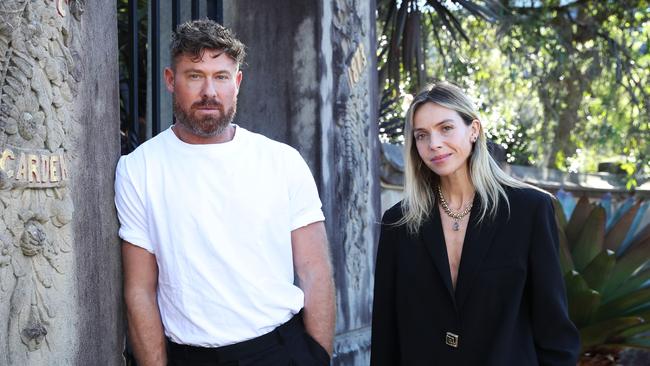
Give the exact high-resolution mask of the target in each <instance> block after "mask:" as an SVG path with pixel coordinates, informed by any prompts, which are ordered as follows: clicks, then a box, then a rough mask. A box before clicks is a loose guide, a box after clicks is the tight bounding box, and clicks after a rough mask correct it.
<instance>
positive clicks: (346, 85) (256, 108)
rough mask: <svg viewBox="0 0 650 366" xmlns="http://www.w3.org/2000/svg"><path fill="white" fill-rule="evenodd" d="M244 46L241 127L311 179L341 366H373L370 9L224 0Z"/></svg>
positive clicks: (375, 148) (340, 2) (359, 4)
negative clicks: (290, 150)
mask: <svg viewBox="0 0 650 366" xmlns="http://www.w3.org/2000/svg"><path fill="white" fill-rule="evenodd" d="M224 19H225V22H226V26H229V27H231V28H233V29H234V31H235V32H236V33H237V35H238V37H239V38H241V39H242V41H243V42H244V43H245V44H246V45H247V46H248V54H249V57H248V66H247V67H245V68H244V81H243V85H242V89H241V91H240V95H239V107H238V112H237V114H238V115H237V121H238V123H239V124H241V125H242V126H244V127H246V128H250V129H252V130H253V131H257V132H261V133H263V134H265V135H267V136H269V137H271V138H274V139H276V140H279V141H284V142H286V143H289V144H290V145H292V146H294V147H296V148H297V149H298V150H299V151H300V152H301V154H302V155H303V157H304V158H305V160H306V161H307V163H308V164H309V166H310V167H311V169H312V172H313V173H314V176H315V177H316V180H317V184H318V187H319V192H320V195H321V199H322V201H323V209H324V212H325V216H326V220H327V230H328V236H329V239H330V246H331V252H332V256H333V261H334V267H335V281H336V287H337V302H338V303H337V327H336V332H337V337H336V342H335V350H334V351H335V356H334V364H335V365H367V364H368V363H369V352H368V351H369V346H370V320H371V319H370V316H371V305H372V304H371V302H372V288H373V270H374V248H375V243H376V240H377V236H378V226H377V225H376V223H377V222H378V221H379V220H380V216H379V215H380V213H379V206H380V205H379V197H380V196H379V178H378V157H379V141H378V138H377V133H378V132H377V115H376V110H377V80H376V72H375V70H376V67H375V56H374V55H375V33H374V32H375V8H374V2H368V1H362V0H305V1H300V2H296V1H290V0H281V1H274V2H268V3H267V2H260V1H254V0H238V1H226V2H224Z"/></svg>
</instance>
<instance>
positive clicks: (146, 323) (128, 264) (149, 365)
mask: <svg viewBox="0 0 650 366" xmlns="http://www.w3.org/2000/svg"><path fill="white" fill-rule="evenodd" d="M122 266H123V268H124V301H125V303H126V315H127V321H128V329H129V340H130V342H131V346H132V347H133V352H134V354H135V359H136V361H137V362H138V366H166V365H167V354H166V350H165V342H166V341H165V334H164V332H163V326H162V321H161V320H160V310H159V309H158V301H157V298H156V289H157V287H158V264H157V262H156V256H154V255H153V254H151V253H149V252H148V251H146V250H145V249H142V248H140V247H138V246H135V245H133V244H131V243H129V242H127V241H124V242H123V244H122Z"/></svg>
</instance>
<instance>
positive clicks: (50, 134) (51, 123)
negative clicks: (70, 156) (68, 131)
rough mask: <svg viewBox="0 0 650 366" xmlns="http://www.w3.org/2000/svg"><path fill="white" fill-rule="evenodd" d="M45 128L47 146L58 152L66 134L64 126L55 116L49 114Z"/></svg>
mask: <svg viewBox="0 0 650 366" xmlns="http://www.w3.org/2000/svg"><path fill="white" fill-rule="evenodd" d="M45 128H46V129H47V140H46V145H47V148H48V149H49V150H50V151H51V152H56V151H57V150H58V149H59V147H60V146H61V144H62V143H63V138H64V135H65V134H64V132H63V126H61V123H59V121H58V120H57V119H56V118H54V116H48V117H47V118H46V120H45Z"/></svg>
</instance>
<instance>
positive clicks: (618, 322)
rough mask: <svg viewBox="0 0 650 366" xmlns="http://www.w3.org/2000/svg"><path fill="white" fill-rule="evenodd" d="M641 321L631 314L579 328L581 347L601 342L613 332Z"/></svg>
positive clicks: (587, 347) (589, 346)
mask: <svg viewBox="0 0 650 366" xmlns="http://www.w3.org/2000/svg"><path fill="white" fill-rule="evenodd" d="M641 323H643V319H642V318H639V317H636V316H631V317H619V318H614V319H609V320H605V321H602V322H598V323H596V324H593V325H590V326H588V327H584V328H581V329H580V340H581V342H582V349H589V348H591V347H593V346H596V345H599V344H602V343H604V342H605V341H606V340H607V339H608V338H609V337H610V336H612V335H613V334H616V333H618V332H620V331H622V330H625V329H627V328H630V327H632V326H635V325H637V324H641Z"/></svg>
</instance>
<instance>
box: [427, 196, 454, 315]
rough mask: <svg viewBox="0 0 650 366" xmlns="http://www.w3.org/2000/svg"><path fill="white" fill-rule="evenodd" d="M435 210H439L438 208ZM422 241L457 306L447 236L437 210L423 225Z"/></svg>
mask: <svg viewBox="0 0 650 366" xmlns="http://www.w3.org/2000/svg"><path fill="white" fill-rule="evenodd" d="M434 208H437V206H436V207H434ZM420 241H421V242H422V245H424V247H425V248H426V249H427V251H428V252H429V254H430V255H431V258H432V259H433V263H434V264H435V266H436V268H437V269H438V272H439V273H440V277H441V278H442V281H443V282H444V283H445V286H446V287H447V292H448V293H449V297H450V298H451V300H452V302H454V305H455V303H456V301H455V300H456V299H455V297H454V289H453V287H452V285H451V273H450V271H449V257H448V256H447V247H446V246H445V236H444V233H443V232H442V224H441V223H440V216H439V214H438V212H437V210H433V212H432V213H431V215H430V216H429V218H428V219H427V220H426V221H425V222H424V223H423V225H422V230H420Z"/></svg>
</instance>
